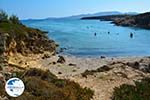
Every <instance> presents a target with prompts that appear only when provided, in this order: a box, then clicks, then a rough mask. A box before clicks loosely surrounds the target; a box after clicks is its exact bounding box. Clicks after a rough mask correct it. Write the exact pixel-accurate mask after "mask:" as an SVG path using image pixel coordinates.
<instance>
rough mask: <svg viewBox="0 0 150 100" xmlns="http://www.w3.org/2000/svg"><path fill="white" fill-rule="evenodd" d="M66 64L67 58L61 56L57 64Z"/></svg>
mask: <svg viewBox="0 0 150 100" xmlns="http://www.w3.org/2000/svg"><path fill="white" fill-rule="evenodd" d="M65 62H66V60H65V58H64V57H63V56H59V59H58V60H57V63H61V64H63V63H65Z"/></svg>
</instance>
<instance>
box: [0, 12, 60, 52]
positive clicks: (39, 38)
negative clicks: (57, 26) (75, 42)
mask: <svg viewBox="0 0 150 100" xmlns="http://www.w3.org/2000/svg"><path fill="white" fill-rule="evenodd" d="M0 33H7V34H8V37H7V52H8V53H15V52H18V53H22V54H27V53H42V52H44V51H50V52H53V53H55V50H56V47H57V45H56V44H55V42H54V41H53V40H50V39H48V37H47V34H46V33H45V32H43V31H41V30H39V29H33V28H29V27H26V26H25V25H23V24H22V23H21V22H20V21H19V19H18V17H16V16H14V15H12V16H10V17H8V15H7V14H6V13H5V12H3V11H0Z"/></svg>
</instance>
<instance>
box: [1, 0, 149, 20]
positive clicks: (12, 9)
mask: <svg viewBox="0 0 150 100" xmlns="http://www.w3.org/2000/svg"><path fill="white" fill-rule="evenodd" d="M149 5H150V0H0V9H2V10H4V11H6V12H7V13H8V14H10V15H11V14H15V15H17V16H19V18H20V19H27V18H37V19H38V18H46V17H64V16H70V15H76V14H86V13H95V12H104V11H120V12H146V11H150V6H149Z"/></svg>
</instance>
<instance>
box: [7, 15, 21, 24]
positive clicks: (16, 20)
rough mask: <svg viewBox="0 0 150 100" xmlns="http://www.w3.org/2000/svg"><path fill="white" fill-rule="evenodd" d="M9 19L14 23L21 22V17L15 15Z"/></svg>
mask: <svg viewBox="0 0 150 100" xmlns="http://www.w3.org/2000/svg"><path fill="white" fill-rule="evenodd" d="M9 20H10V21H11V22H12V23H14V24H20V21H19V18H18V17H17V16H15V15H12V16H10V17H9Z"/></svg>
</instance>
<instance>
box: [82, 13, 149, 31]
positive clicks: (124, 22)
mask: <svg viewBox="0 0 150 100" xmlns="http://www.w3.org/2000/svg"><path fill="white" fill-rule="evenodd" d="M81 20H102V21H112V23H113V24H115V25H118V26H129V27H139V28H145V29H150V12H147V13H142V14H138V15H109V16H93V17H83V18H81Z"/></svg>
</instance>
